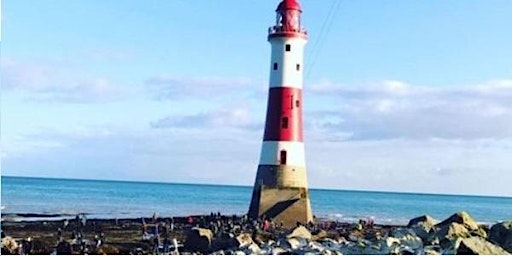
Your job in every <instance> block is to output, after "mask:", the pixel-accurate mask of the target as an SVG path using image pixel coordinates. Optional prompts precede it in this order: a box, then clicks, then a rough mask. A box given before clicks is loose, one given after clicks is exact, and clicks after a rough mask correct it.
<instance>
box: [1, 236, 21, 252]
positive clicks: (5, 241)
mask: <svg viewBox="0 0 512 256" xmlns="http://www.w3.org/2000/svg"><path fill="white" fill-rule="evenodd" d="M18 247H19V245H18V243H17V242H16V240H14V238H12V237H10V236H6V237H4V238H2V254H4V252H5V253H9V254H17V252H18Z"/></svg>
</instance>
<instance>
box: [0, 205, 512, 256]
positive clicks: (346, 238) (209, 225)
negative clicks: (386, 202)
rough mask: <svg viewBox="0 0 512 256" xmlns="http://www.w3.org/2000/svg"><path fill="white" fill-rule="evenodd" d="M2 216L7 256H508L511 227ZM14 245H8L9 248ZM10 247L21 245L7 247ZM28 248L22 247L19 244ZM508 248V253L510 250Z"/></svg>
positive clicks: (467, 221) (450, 221) (454, 220)
mask: <svg viewBox="0 0 512 256" xmlns="http://www.w3.org/2000/svg"><path fill="white" fill-rule="evenodd" d="M10 217H12V216H3V218H2V231H3V232H2V237H3V238H2V244H3V247H2V254H11V253H12V254H19V253H24V254H52V253H54V254H178V253H179V254H225V255H235V254H236V255H241V254H244V255H245V254H326V255H330V254H473V253H477V254H509V253H511V252H512V221H509V222H503V223H497V224H494V225H482V224H477V222H476V221H475V220H474V219H473V218H472V217H471V216H470V215H469V214H467V213H465V212H459V213H455V214H453V215H451V216H448V218H446V219H445V220H443V221H436V220H434V219H433V218H431V217H429V216H419V217H417V218H414V219H411V220H410V221H409V223H408V225H379V224H375V223H372V220H371V219H368V220H360V221H358V222H356V223H344V222H338V221H332V220H328V219H319V220H316V222H315V223H306V224H302V225H299V224H298V225H297V226H296V227H290V228H285V227H280V225H279V224H278V223H272V221H271V220H263V219H260V220H248V219H247V218H246V217H245V216H236V215H234V216H233V215H228V216H226V215H221V214H219V213H211V214H210V215H197V216H185V217H171V216H169V217H164V216H156V215H154V216H151V217H147V218H131V219H87V217H86V216H84V215H77V216H76V217H75V218H66V219H61V220H51V221H45V220H37V221H12V218H11V220H9V218H10ZM6 241H7V242H6ZM9 241H15V243H16V244H17V246H16V247H15V246H13V245H12V243H11V244H10V246H12V247H11V248H10V249H9V248H8V247H6V245H9V243H8V242H9ZM20 245H21V246H20ZM507 250H508V251H507Z"/></svg>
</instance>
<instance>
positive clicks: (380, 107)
mask: <svg viewBox="0 0 512 256" xmlns="http://www.w3.org/2000/svg"><path fill="white" fill-rule="evenodd" d="M511 82H512V80H511V81H509V80H502V81H493V82H490V83H487V84H483V85H477V86H473V87H467V88H457V89H447V88H432V87H421V86H411V85H407V84H406V83H403V82H397V81H392V82H383V83H381V84H377V85H370V86H364V87H355V86H354V87H348V86H346V85H339V86H336V85H329V87H326V86H325V85H322V86H321V88H330V89H329V90H321V91H317V90H313V91H312V92H310V93H309V95H307V97H308V100H314V99H313V98H315V97H319V98H323V99H324V100H326V101H329V100H330V101H332V104H323V105H315V106H313V107H314V108H315V109H314V110H311V111H310V112H309V116H310V117H306V120H308V119H312V120H311V121H308V122H316V123H315V125H314V127H315V129H316V130H317V132H321V133H337V132H341V133H343V134H347V133H348V134H352V137H351V139H355V140H379V139H391V138H408V139H429V138H445V139H459V138H460V139H484V138H496V139H499V138H511V137H512V104H511V102H512V87H511V86H510V84H511ZM324 83H325V82H324ZM319 119H321V120H323V121H321V122H319V121H318V120H319ZM333 120H338V121H333ZM340 120H341V121H340Z"/></svg>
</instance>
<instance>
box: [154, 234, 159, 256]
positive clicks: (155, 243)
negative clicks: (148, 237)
mask: <svg viewBox="0 0 512 256" xmlns="http://www.w3.org/2000/svg"><path fill="white" fill-rule="evenodd" d="M159 247H160V241H159V239H158V235H156V236H155V237H153V254H158V249H159Z"/></svg>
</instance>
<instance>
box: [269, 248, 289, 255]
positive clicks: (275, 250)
mask: <svg viewBox="0 0 512 256" xmlns="http://www.w3.org/2000/svg"><path fill="white" fill-rule="evenodd" d="M283 254H290V252H289V251H287V250H285V249H283V248H281V247H275V248H272V255H283Z"/></svg>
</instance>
